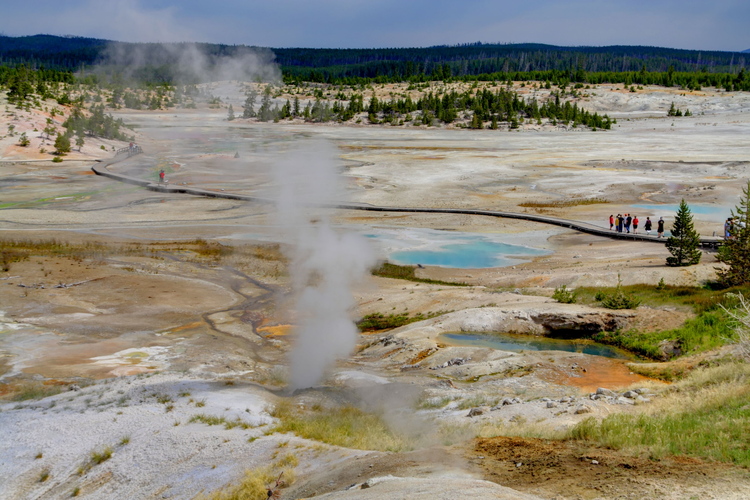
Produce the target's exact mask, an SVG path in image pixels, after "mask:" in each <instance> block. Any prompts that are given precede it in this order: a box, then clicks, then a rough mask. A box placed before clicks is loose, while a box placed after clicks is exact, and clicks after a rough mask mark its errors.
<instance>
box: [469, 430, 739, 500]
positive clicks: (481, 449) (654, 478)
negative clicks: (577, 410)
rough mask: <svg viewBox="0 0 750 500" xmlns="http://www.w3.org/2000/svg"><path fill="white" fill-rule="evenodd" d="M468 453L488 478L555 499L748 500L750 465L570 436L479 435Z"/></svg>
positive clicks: (473, 462)
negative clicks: (653, 455) (599, 444)
mask: <svg viewBox="0 0 750 500" xmlns="http://www.w3.org/2000/svg"><path fill="white" fill-rule="evenodd" d="M466 456H467V458H468V459H469V460H470V461H471V463H472V464H474V465H475V466H476V467H478V468H479V469H480V470H481V471H482V474H483V477H484V478H485V479H487V480H489V481H493V482H496V483H499V484H502V485H504V486H508V487H510V488H513V489H516V490H519V491H523V492H526V493H533V494H536V495H539V496H542V497H543V498H555V499H583V500H589V499H595V498H618V499H628V500H630V499H633V500H636V499H642V498H661V499H665V500H666V499H684V498H701V499H708V498H712V499H737V500H739V499H744V498H749V497H750V481H749V479H750V474H749V473H748V471H747V470H746V469H742V468H737V467H732V466H730V465H727V464H720V463H709V462H704V461H701V460H698V459H691V458H686V457H666V458H662V459H649V458H648V457H634V456H629V455H626V454H624V453H620V452H618V451H615V450H609V449H602V448H592V447H586V446H584V445H581V444H580V443H577V442H570V441H545V440H541V439H524V438H514V437H496V438H490V439H478V440H476V441H475V442H474V443H473V446H472V447H469V448H468V449H467V450H466Z"/></svg>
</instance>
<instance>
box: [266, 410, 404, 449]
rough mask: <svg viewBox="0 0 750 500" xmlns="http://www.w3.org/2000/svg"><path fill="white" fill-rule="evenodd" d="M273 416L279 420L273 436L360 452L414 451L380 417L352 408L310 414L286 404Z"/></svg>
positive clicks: (272, 412) (311, 411)
mask: <svg viewBox="0 0 750 500" xmlns="http://www.w3.org/2000/svg"><path fill="white" fill-rule="evenodd" d="M270 413H271V416H273V417H275V418H277V419H279V423H278V425H277V426H276V427H275V428H274V429H273V432H292V433H294V434H296V435H297V436H299V437H302V438H305V439H312V440H315V441H320V442H323V443H327V444H332V445H334V446H343V447H345V448H355V449H358V450H381V451H403V450H406V449H409V447H410V446H409V443H408V442H407V440H406V438H404V437H402V436H399V435H396V434H394V433H392V432H391V431H390V429H388V427H387V426H386V425H385V423H384V422H383V421H382V420H381V419H380V417H378V416H377V415H373V414H370V413H365V412H363V411H361V410H359V409H358V408H354V407H352V406H345V407H343V408H336V409H330V408H329V409H325V408H319V409H311V410H307V411H306V410H301V409H299V408H295V407H294V406H293V405H292V404H291V403H289V402H287V401H282V402H280V403H279V404H277V405H276V406H275V407H274V409H273V410H272V411H271V412H270Z"/></svg>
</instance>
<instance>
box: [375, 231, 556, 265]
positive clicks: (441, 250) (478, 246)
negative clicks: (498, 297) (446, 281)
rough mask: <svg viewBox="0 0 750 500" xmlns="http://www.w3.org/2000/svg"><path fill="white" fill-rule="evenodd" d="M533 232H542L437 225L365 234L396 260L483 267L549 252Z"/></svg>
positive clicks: (517, 262) (512, 262)
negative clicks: (467, 229)
mask: <svg viewBox="0 0 750 500" xmlns="http://www.w3.org/2000/svg"><path fill="white" fill-rule="evenodd" d="M536 233H541V232H539V231H533V232H530V233H529V234H528V235H526V236H524V234H520V235H519V234H513V235H507V234H491V233H464V232H455V231H444V230H443V231H441V230H436V229H377V230H375V231H373V232H368V233H366V234H365V236H366V237H367V238H370V239H371V240H373V241H374V242H375V244H376V246H377V247H379V250H380V253H381V254H382V255H383V256H384V257H386V258H387V259H388V260H389V261H390V262H393V263H395V264H401V265H417V264H421V265H424V266H438V267H450V268H455V269H486V268H491V267H504V266H512V265H515V264H520V263H523V262H527V261H530V260H532V259H533V258H534V257H538V256H541V255H548V254H549V253H550V251H549V250H546V249H543V248H538V246H540V245H541V244H542V243H543V242H544V239H542V238H540V237H539V236H540V235H539V234H536ZM546 234H547V233H545V235H546ZM545 239H546V238H545ZM522 241H529V242H533V243H534V245H535V246H528V245H524V244H521V242H522Z"/></svg>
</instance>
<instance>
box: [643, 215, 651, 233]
mask: <svg viewBox="0 0 750 500" xmlns="http://www.w3.org/2000/svg"><path fill="white" fill-rule="evenodd" d="M643 229H645V230H646V234H651V217H646V222H644V223H643Z"/></svg>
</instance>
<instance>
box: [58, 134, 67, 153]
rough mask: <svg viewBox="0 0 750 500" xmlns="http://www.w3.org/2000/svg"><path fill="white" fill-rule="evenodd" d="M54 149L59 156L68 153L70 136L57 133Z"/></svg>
mask: <svg viewBox="0 0 750 500" xmlns="http://www.w3.org/2000/svg"><path fill="white" fill-rule="evenodd" d="M55 149H56V150H57V151H56V153H57V154H58V155H60V156H62V155H64V154H65V153H70V137H68V136H67V135H66V134H58V136H57V138H56V139H55Z"/></svg>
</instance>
